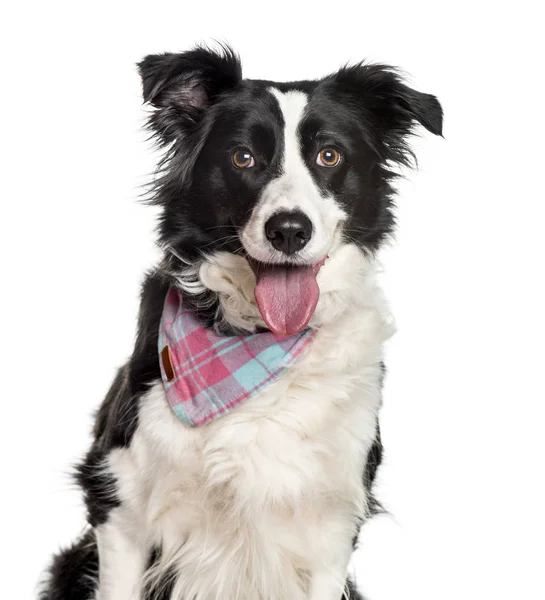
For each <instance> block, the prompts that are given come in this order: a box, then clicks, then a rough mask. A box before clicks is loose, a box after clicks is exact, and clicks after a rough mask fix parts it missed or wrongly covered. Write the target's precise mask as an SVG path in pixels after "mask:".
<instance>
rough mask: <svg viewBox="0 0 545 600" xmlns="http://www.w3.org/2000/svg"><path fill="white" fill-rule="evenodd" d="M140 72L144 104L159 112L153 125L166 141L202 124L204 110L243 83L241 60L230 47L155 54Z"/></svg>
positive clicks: (152, 122)
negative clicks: (221, 95)
mask: <svg viewBox="0 0 545 600" xmlns="http://www.w3.org/2000/svg"><path fill="white" fill-rule="evenodd" d="M138 70H139V72H140V76H141V77H142V87H143V96H144V101H145V102H148V103H149V104H151V105H152V106H153V107H155V108H156V109H158V111H157V114H156V116H155V117H154V118H153V117H152V118H151V119H150V125H151V127H152V128H153V129H155V131H156V132H157V133H159V134H161V135H162V136H164V137H165V138H167V139H166V141H170V139H172V138H173V137H175V136H176V133H181V132H183V130H184V128H187V127H188V126H190V125H192V124H194V123H195V122H196V121H198V120H199V117H200V116H202V114H203V111H204V109H206V108H207V107H209V106H210V105H212V104H213V103H214V102H215V100H216V99H217V98H218V96H219V95H220V94H221V93H222V92H224V91H226V90H229V89H231V88H233V87H235V86H236V85H237V84H238V83H239V82H240V81H241V79H242V68H241V64H240V60H239V58H238V56H237V55H236V54H235V52H234V51H233V50H232V49H231V48H229V47H228V46H222V47H221V50H218V51H214V50H210V49H209V48H205V47H197V48H195V49H193V50H190V51H188V52H182V53H180V54H172V53H167V54H153V55H150V56H146V58H144V60H142V62H140V63H139V64H138Z"/></svg>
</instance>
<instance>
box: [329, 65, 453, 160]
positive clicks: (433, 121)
mask: <svg viewBox="0 0 545 600" xmlns="http://www.w3.org/2000/svg"><path fill="white" fill-rule="evenodd" d="M335 81H336V83H337V85H339V84H340V86H341V89H342V90H343V92H344V93H347V94H349V95H350V96H351V98H352V102H351V105H352V106H353V107H356V110H358V111H359V112H360V114H361V116H362V119H364V121H365V122H367V123H368V124H369V125H370V127H369V129H370V134H371V136H373V135H374V137H373V138H372V142H373V146H374V147H375V149H376V150H377V151H379V153H380V154H381V155H382V156H383V158H385V159H391V160H394V161H398V162H406V160H405V158H406V156H407V154H409V153H410V151H409V149H408V146H407V137H408V136H409V135H410V134H411V133H412V132H413V129H414V124H415V123H420V124H421V125H422V126H424V127H425V128H426V129H427V130H428V131H430V132H431V133H434V134H435V135H442V132H443V109H442V108H441V104H439V101H438V100H437V98H436V97H435V96H432V95H431V94H424V93H422V92H417V91H416V90H413V89H412V88H410V87H409V86H408V85H406V84H405V83H404V82H403V80H402V79H401V77H400V75H399V74H398V72H397V71H396V69H394V68H393V67H389V66H386V65H376V64H359V65H355V66H349V67H345V68H344V69H341V70H340V71H339V72H338V73H337V74H336V75H335Z"/></svg>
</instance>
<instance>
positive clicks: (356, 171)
mask: <svg viewBox="0 0 545 600" xmlns="http://www.w3.org/2000/svg"><path fill="white" fill-rule="evenodd" d="M139 71H140V75H141V77H142V81H143V95H144V101H145V102H146V103H148V104H149V105H150V108H151V112H150V117H149V127H150V129H151V131H152V132H153V134H154V136H156V139H157V140H158V143H159V145H160V146H161V147H162V148H163V149H164V159H163V160H162V162H161V163H160V165H159V168H158V171H157V175H156V177H155V179H154V183H153V186H152V188H151V194H152V196H151V201H152V202H154V203H156V204H157V205H159V206H160V207H161V216H160V222H159V231H158V235H159V244H160V247H161V249H162V250H163V256H162V259H161V261H160V263H159V264H158V266H157V268H156V269H155V270H153V271H152V272H150V273H148V274H147V276H146V279H145V282H144V284H143V289H142V297H141V308H140V316H139V321H138V333H137V337H136V342H135V345H134V351H133V353H132V356H131V357H130V359H129V361H128V362H127V363H126V364H125V365H124V366H123V367H121V368H120V369H119V372H118V374H117V376H116V378H115V380H114V382H113V384H112V386H111V389H110V391H109V392H108V394H107V395H106V398H105V400H104V401H103V403H102V406H101V407H100V409H99V411H98V414H97V417H96V423H95V427H94V441H93V444H92V446H91V449H90V450H89V452H88V453H87V455H86V456H85V458H84V460H83V461H82V462H81V464H79V466H78V467H77V473H76V477H77V481H78V483H79V485H80V486H81V489H82V490H83V494H84V498H85V503H86V507H87V519H88V523H89V529H88V531H87V532H86V533H85V534H84V535H83V537H82V538H81V539H80V540H78V541H77V542H76V543H75V544H74V545H73V546H72V547H70V548H68V549H66V550H64V551H63V552H61V553H60V554H58V555H57V556H56V557H55V558H54V560H53V563H52V566H51V568H50V570H49V572H48V575H47V579H46V581H45V582H44V586H43V588H42V590H41V592H40V598H41V599H42V600H69V599H70V600H95V599H96V600H151V599H161V600H340V599H341V598H349V599H351V600H356V599H361V596H360V595H359V593H358V592H357V591H356V588H355V585H354V583H353V582H351V581H350V579H349V577H348V575H347V567H348V563H349V560H350V557H351V554H352V552H353V549H354V544H355V541H356V539H357V537H358V532H359V529H360V527H361V525H362V523H363V522H364V521H365V520H366V519H367V518H368V517H369V516H371V515H372V514H373V512H374V511H376V509H377V507H378V504H377V502H376V501H375V500H374V498H373V496H372V485H373V480H374V478H375V473H376V471H377V467H378V466H379V464H380V462H381V454H382V447H381V441H380V434H379V425H378V414H379V410H380V406H381V385H382V379H383V373H384V365H383V344H384V341H385V340H386V339H387V338H388V337H389V336H390V335H391V333H392V324H391V319H390V317H389V314H388V311H387V309H386V305H385V303H384V301H383V299H382V295H381V292H380V290H379V289H378V287H377V284H376V279H375V275H374V273H375V271H376V259H375V256H376V252H377V250H378V249H379V248H380V246H381V244H382V243H383V242H384V240H386V239H387V238H388V237H389V236H390V235H391V234H392V231H393V228H394V215H393V208H394V207H393V196H394V188H393V181H394V179H395V177H396V172H397V170H398V169H397V167H398V166H399V165H407V164H411V162H412V153H411V150H410V147H409V145H408V141H409V138H410V135H411V133H413V130H414V127H415V125H416V124H417V123H418V124H421V125H423V126H424V127H425V128H426V129H427V130H428V131H430V132H432V133H434V134H436V135H441V131H442V109H441V106H440V104H439V102H438V101H437V99H436V98H435V97H434V96H431V95H428V94H423V93H420V92H417V91H415V90H413V89H411V88H410V87H408V86H407V85H405V84H404V83H403V81H402V79H401V77H400V76H399V74H398V72H397V71H396V70H395V69H394V68H392V67H389V66H384V65H378V64H365V63H360V64H357V65H352V66H346V67H344V68H341V69H340V70H339V71H338V72H336V73H334V74H332V75H329V76H327V77H324V78H323V79H320V80H317V81H296V82H291V83H277V82H273V81H265V80H251V79H243V78H242V71H241V64H240V60H239V58H238V56H237V55H236V54H235V53H234V52H233V51H232V50H231V49H230V48H228V47H221V48H220V49H218V50H210V49H208V48H205V47H198V48H196V49H194V50H191V51H189V52H184V53H181V54H161V55H155V56H148V57H146V58H145V59H144V60H143V61H142V62H141V63H140V64H139Z"/></svg>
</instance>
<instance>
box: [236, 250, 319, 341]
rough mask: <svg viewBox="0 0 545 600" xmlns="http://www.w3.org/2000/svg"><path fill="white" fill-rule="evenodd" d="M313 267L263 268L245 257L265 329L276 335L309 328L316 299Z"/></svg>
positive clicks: (316, 302)
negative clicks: (253, 278)
mask: <svg viewBox="0 0 545 600" xmlns="http://www.w3.org/2000/svg"><path fill="white" fill-rule="evenodd" d="M326 258H327V257H326V256H325V257H324V258H323V259H322V260H320V261H319V262H318V263H316V264H314V265H303V266H298V265H290V264H274V265H273V264H265V263H262V262H259V261H256V260H254V259H253V258H251V257H248V262H249V263H250V265H251V267H252V269H253V270H254V273H255V275H256V279H257V281H256V286H255V292H254V294H255V299H256V301H257V307H258V308H259V312H260V313H261V316H262V317H263V320H264V321H265V324H266V325H267V327H268V328H269V329H270V330H271V331H272V332H273V333H275V334H276V335H279V336H288V335H294V334H296V333H299V332H300V331H302V330H303V329H305V327H306V326H307V325H308V324H309V321H310V319H311V317H312V315H313V314H314V311H315V310H316V305H317V304H318V299H319V297H320V288H319V287H318V283H317V282H316V275H317V274H318V271H319V270H320V267H321V266H322V265H323V264H324V263H325V261H326Z"/></svg>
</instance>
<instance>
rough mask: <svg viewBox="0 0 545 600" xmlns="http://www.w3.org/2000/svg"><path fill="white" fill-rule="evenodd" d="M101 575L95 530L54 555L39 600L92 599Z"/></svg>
mask: <svg viewBox="0 0 545 600" xmlns="http://www.w3.org/2000/svg"><path fill="white" fill-rule="evenodd" d="M97 579H98V549H97V545H96V540H95V536H94V534H93V532H92V531H89V532H87V533H86V534H85V535H83V536H82V537H81V538H80V539H79V540H78V541H77V542H75V543H74V544H73V545H72V546H70V547H69V548H66V549H65V550H64V551H62V552H60V553H59V554H57V555H56V556H55V557H54V558H53V562H52V564H51V567H50V568H49V579H48V582H47V587H46V589H44V590H43V591H42V592H41V593H40V595H39V600H92V598H94V593H95V590H96V582H97Z"/></svg>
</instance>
